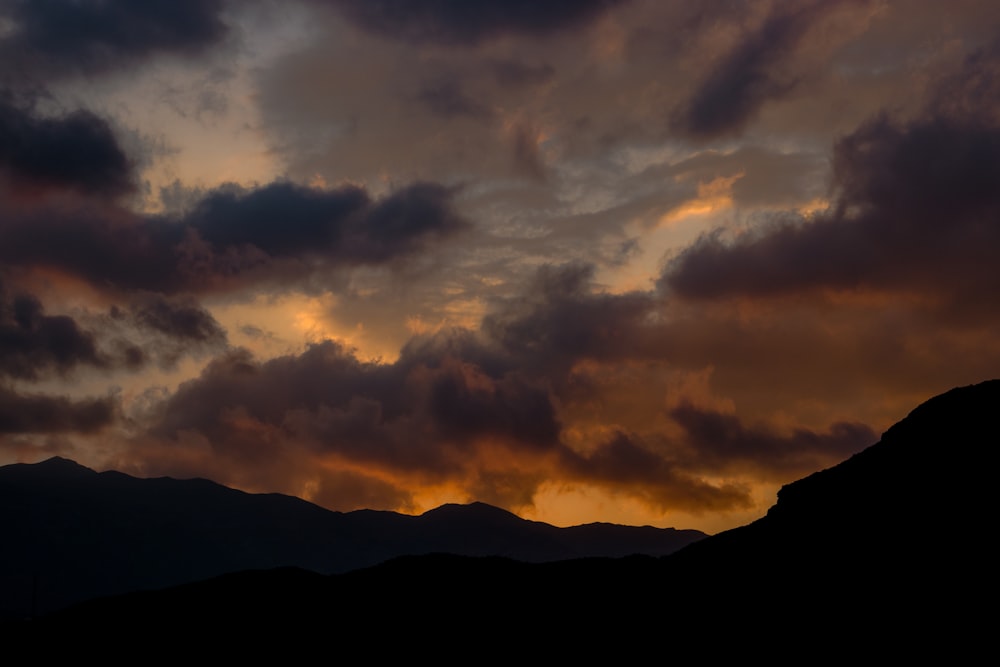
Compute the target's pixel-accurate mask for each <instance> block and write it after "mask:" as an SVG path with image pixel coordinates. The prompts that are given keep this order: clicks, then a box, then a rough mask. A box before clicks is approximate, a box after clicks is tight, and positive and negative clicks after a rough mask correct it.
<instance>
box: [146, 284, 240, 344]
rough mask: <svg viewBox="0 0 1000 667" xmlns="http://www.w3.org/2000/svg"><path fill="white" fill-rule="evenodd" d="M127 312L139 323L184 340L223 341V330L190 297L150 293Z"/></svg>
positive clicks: (190, 341)
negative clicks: (167, 296) (169, 297)
mask: <svg viewBox="0 0 1000 667" xmlns="http://www.w3.org/2000/svg"><path fill="white" fill-rule="evenodd" d="M129 310H130V315H131V316H132V317H133V318H135V320H136V322H137V323H138V324H140V325H141V326H145V327H149V328H151V329H153V330H155V331H158V332H160V333H163V334H166V335H167V336H170V337H171V338H177V339H180V340H182V341H184V342H186V343H191V344H198V343H210V344H222V343H225V342H226V331H225V329H223V328H222V326H221V325H220V324H219V323H218V322H217V321H216V320H215V318H214V317H212V314H211V313H209V312H208V311H207V310H205V309H204V308H203V307H202V306H201V305H200V304H198V303H197V302H196V301H194V300H193V299H191V298H175V299H168V298H166V297H164V296H162V295H159V294H150V295H147V296H146V297H144V298H142V299H140V300H138V301H137V302H136V303H135V304H133V305H132V306H131V307H130V309H129Z"/></svg>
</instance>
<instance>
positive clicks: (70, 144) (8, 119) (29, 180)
mask: <svg viewBox="0 0 1000 667" xmlns="http://www.w3.org/2000/svg"><path fill="white" fill-rule="evenodd" d="M0 175H3V176H6V178H7V179H9V180H10V181H12V182H13V183H14V184H15V185H16V186H17V187H18V188H20V189H23V188H29V189H30V188H43V189H44V188H69V189H72V190H78V191H80V192H84V193H93V194H98V195H120V194H125V193H128V192H131V191H132V190H134V188H135V184H134V180H133V174H132V164H131V161H130V160H129V159H128V157H127V156H126V155H125V152H124V151H123V150H122V148H121V146H120V145H119V144H118V141H117V140H116V138H115V135H114V133H113V132H112V130H111V128H110V126H109V125H108V123H107V121H105V120H104V119H102V118H100V117H98V116H96V115H94V114H92V113H90V112H89V111H83V110H78V111H74V112H73V113H70V114H68V115H65V116H56V117H43V116H41V115H39V114H38V113H37V112H36V111H35V110H34V109H32V108H31V107H30V106H25V105H20V104H17V103H16V102H15V100H14V97H13V95H12V94H11V93H9V92H4V91H0Z"/></svg>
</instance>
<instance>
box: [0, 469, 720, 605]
mask: <svg viewBox="0 0 1000 667" xmlns="http://www.w3.org/2000/svg"><path fill="white" fill-rule="evenodd" d="M703 537H705V534H704V533H701V532H699V531H695V530H674V529H660V528H652V527H649V526H645V527H635V526H617V525H610V524H591V525H587V526H575V527H572V528H557V527H555V526H551V525H549V524H545V523H540V522H534V521H525V520H523V519H520V518H518V517H517V516H515V515H513V514H511V513H510V512H506V511H504V510H501V509H498V508H496V507H491V506H489V505H485V504H482V503H473V504H471V505H445V506H442V507H439V508H437V509H435V510H431V511H429V512H427V513H425V514H423V515H421V516H407V515H402V514H396V513H394V512H376V511H370V510H364V511H358V512H349V513H340V512H330V511H328V510H325V509H322V508H320V507H318V506H316V505H313V504H311V503H308V502H305V501H303V500H300V499H298V498H292V497H290V496H283V495H279V494H248V493H243V492H241V491H236V490H234V489H229V488H226V487H224V486H220V485H218V484H215V483H213V482H210V481H208V480H203V479H195V480H175V479H170V478H158V479H139V478H135V477H131V476H129V475H125V474H122V473H119V472H113V471H111V472H103V473H97V472H94V471H93V470H90V469H89V468H85V467H83V466H80V465H78V464H76V463H74V462H72V461H69V460H66V459H61V458H54V459H49V460H48V461H45V462H42V463H38V464H34V465H26V464H17V465H10V466H4V467H0V543H2V545H3V548H2V549H0V618H23V617H25V616H32V615H37V614H38V613H43V612H46V611H52V610H55V609H58V608H61V607H64V606H66V605H68V604H71V603H75V602H80V601H82V600H85V599H88V598H93V597H98V596H105V595H112V594H119V593H126V592H131V591H138V590H148V589H156V588H163V587H166V586H176V585H178V584H182V583H189V582H193V581H199V580H203V579H207V578H209V577H214V576H218V575H221V574H225V573H231V572H239V571H243V570H253V569H271V568H277V567H298V568H302V569H306V570H310V571H313V572H317V573H321V574H332V573H336V572H346V571H349V570H353V569H357V568H361V567H367V566H371V565H374V564H377V563H380V562H383V561H385V560H388V559H390V558H394V557H396V556H400V555H405V554H425V553H435V552H447V553H454V554H463V555H469V556H492V555H498V556H506V557H509V558H514V559H518V560H523V561H528V562H544V561H552V560H564V559H568V558H579V557H583V556H624V555H629V554H633V553H642V554H649V555H663V554H669V553H673V552H674V551H676V550H678V549H680V548H681V547H683V546H685V545H687V544H689V543H691V542H693V541H695V540H698V539H701V538H703Z"/></svg>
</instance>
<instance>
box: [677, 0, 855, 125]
mask: <svg viewBox="0 0 1000 667" xmlns="http://www.w3.org/2000/svg"><path fill="white" fill-rule="evenodd" d="M869 4H870V3H868V2H850V3H832V2H823V1H816V0H809V1H806V2H780V3H775V5H774V7H773V8H772V10H771V11H770V12H769V13H768V14H767V16H766V17H765V18H764V20H763V21H762V22H761V23H760V24H759V25H758V26H756V27H754V28H753V29H751V30H749V31H747V32H746V34H744V35H742V36H741V38H740V39H739V41H738V43H737V44H736V46H735V47H733V48H732V49H731V50H729V51H728V53H726V54H725V55H722V56H721V57H720V58H719V59H718V60H717V62H715V64H714V65H713V66H712V68H711V69H710V70H709V72H708V74H707V75H706V76H705V78H704V80H702V81H701V82H700V84H699V85H698V86H697V88H696V89H695V91H694V93H693V94H692V96H691V99H690V100H688V101H687V102H686V104H685V105H684V106H682V107H681V108H680V109H678V110H677V111H676V112H675V115H674V118H673V120H672V126H673V128H674V129H675V130H678V131H680V132H682V133H686V134H688V135H691V136H693V137H695V138H699V139H705V138H714V137H718V136H722V135H729V134H734V133H737V132H739V131H740V130H742V129H743V127H744V126H745V125H746V124H747V123H748V122H749V121H750V120H751V119H752V118H753V117H754V116H755V115H756V114H757V112H758V111H759V110H760V109H761V107H762V106H763V105H764V104H765V103H767V102H769V101H773V100H777V99H781V98H783V97H785V96H787V95H788V94H790V93H791V92H792V91H793V90H794V89H795V88H796V87H797V86H798V85H799V83H800V79H801V77H802V73H801V72H800V71H799V68H797V67H796V66H795V65H794V63H795V61H796V60H799V59H801V55H800V54H799V53H798V52H799V51H800V50H801V48H802V45H803V43H804V41H805V40H806V38H807V37H808V36H810V35H811V34H812V32H813V31H814V29H815V28H816V27H817V26H818V25H820V24H821V23H822V22H823V21H824V19H826V18H827V17H828V16H829V15H830V14H832V13H834V12H835V11H837V10H841V9H845V10H846V11H857V10H863V9H865V7H866V6H867V5H869Z"/></svg>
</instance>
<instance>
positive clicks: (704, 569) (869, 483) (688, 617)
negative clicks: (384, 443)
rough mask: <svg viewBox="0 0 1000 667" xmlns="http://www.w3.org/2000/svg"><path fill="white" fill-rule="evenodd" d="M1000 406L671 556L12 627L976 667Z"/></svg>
mask: <svg viewBox="0 0 1000 667" xmlns="http://www.w3.org/2000/svg"><path fill="white" fill-rule="evenodd" d="M998 414H1000V381H991V382H986V383H983V384H980V385H975V386H971V387H964V388H960V389H955V390H953V391H951V392H948V393H947V394H944V395H942V396H939V397H937V398H934V399H932V400H930V401H928V402H927V403H925V404H923V405H921V406H920V407H919V408H917V409H916V410H914V411H913V412H912V413H911V414H910V415H909V416H908V417H907V418H906V419H904V420H903V421H902V422H900V423H899V424H897V425H895V426H893V427H892V428H891V429H889V430H888V431H887V432H886V433H885V434H884V435H883V437H882V439H881V440H880V442H879V443H877V444H875V445H873V446H872V447H870V448H869V449H867V450H865V451H864V452H861V453H859V454H857V455H855V456H854V457H852V458H851V459H849V460H847V461H845V462H843V463H841V464H840V465H837V466H835V467H833V468H830V469H828V470H825V471H822V472H819V473H816V474H814V475H811V476H809V477H807V478H805V479H802V480H799V481H797V482H795V483H793V484H790V485H788V486H786V487H785V488H784V489H782V491H781V493H780V494H779V498H778V502H777V503H776V504H775V506H774V507H772V508H771V510H770V511H769V512H768V514H767V516H765V517H763V518H761V519H760V520H758V521H756V522H754V523H752V524H749V525H747V526H744V527H742V528H737V529H735V530H731V531H727V532H725V533H721V534H719V535H716V536H713V537H708V538H705V539H704V540H701V541H698V542H696V543H693V544H691V545H689V546H688V547H686V548H684V549H682V550H680V551H679V552H677V553H675V554H672V555H669V556H665V557H659V558H654V557H641V556H633V557H627V558H619V559H610V558H592V559H576V560H568V561H561V562H550V563H534V564H532V563H524V562H519V561H515V560H511V559H506V558H497V557H489V558H472V557H460V556H448V555H425V556H412V557H404V558H397V559H393V560H390V561H388V562H385V563H381V564H379V565H377V566H374V567H371V568H364V569H361V570H356V571H352V572H349V573H345V574H340V575H333V576H320V575H317V574H313V573H309V572H305V571H303V570H298V569H279V570H269V571H264V572H245V573H239V574H235V575H228V576H225V577H220V578H216V579H212V580H209V581H205V582H200V583H197V584H192V585H188V586H182V587H177V588H173V589H170V590H166V591H160V592H155V593H145V594H136V595H131V596H125V597H119V598H110V599H105V600H98V601H93V602H91V603H88V604H84V605H81V606H79V607H76V608H73V609H69V610H65V611H63V612H60V613H55V614H51V615H49V616H46V617H44V618H40V619H37V620H35V621H33V622H25V623H19V624H13V625H10V624H9V625H8V626H6V627H5V628H3V629H4V630H5V631H6V632H7V635H8V641H10V642H13V644H14V645H16V644H17V643H18V642H29V643H30V645H31V646H33V647H36V648H37V647H42V648H41V650H40V654H44V655H55V654H58V653H61V652H62V646H65V644H63V645H62V646H60V645H48V644H46V643H45V642H44V641H43V639H44V638H45V637H60V638H63V640H66V639H67V638H70V637H72V638H79V637H89V636H91V635H90V634H89V633H93V632H95V631H98V630H102V629H106V628H114V629H115V632H117V633H119V634H120V635H121V636H127V637H128V638H129V639H130V641H132V642H137V643H138V645H142V646H147V645H157V646H159V647H162V649H163V650H166V651H168V652H170V651H176V652H177V653H178V654H186V653H187V652H189V651H192V650H195V649H197V650H201V651H211V652H214V653H217V654H219V655H225V656H227V657H230V658H231V657H233V656H234V655H238V656H243V655H256V656H259V655H261V653H260V652H261V651H268V652H271V653H272V654H275V655H279V654H280V655H281V656H283V660H285V661H288V660H291V659H294V658H295V656H298V655H309V654H311V652H313V651H317V650H325V651H333V652H336V653H337V654H338V655H341V654H346V655H353V656H359V655H360V656H363V657H364V658H365V659H371V660H375V661H379V660H386V659H408V660H411V661H412V660H415V659H417V658H425V659H433V660H434V661H435V662H438V663H459V662H461V663H462V664H469V663H476V664H478V663H487V664H492V663H494V662H498V661H510V660H517V661H519V662H534V661H538V660H545V659H549V660H551V659H557V660H560V661H566V660H569V659H573V660H577V659H585V660H586V661H594V660H597V659H608V660H614V661H615V662H618V663H621V662H637V661H638V660H640V659H641V660H643V661H644V662H645V661H650V660H656V661H662V662H669V661H673V660H678V659H683V660H685V661H691V660H699V661H702V660H719V659H721V658H723V657H725V658H741V659H749V658H755V659H756V658H761V659H766V661H767V662H769V663H775V662H777V663H779V664H828V663H831V662H839V661H841V660H850V661H851V662H856V661H859V662H865V663H866V662H873V661H881V660H885V661H890V662H891V663H893V664H895V663H899V662H901V661H910V660H916V659H918V658H919V659H920V660H921V661H927V660H936V661H937V660H947V661H948V664H954V663H958V664H966V663H970V662H972V661H973V660H977V661H979V660H981V658H982V657H983V654H984V652H989V651H992V650H993V648H994V640H993V635H994V626H995V622H994V621H995V617H996V615H995V613H994V612H993V611H992V606H991V605H992V604H993V601H994V600H995V597H994V596H995V594H996V592H997V590H996V589H997V585H996V582H997V576H996V565H995V556H996V547H995V546H993V539H992V534H991V533H992V532H993V523H994V521H995V516H996V511H997V504H998V503H997V501H996V496H995V493H994V492H993V484H992V477H993V475H994V472H993V470H994V467H993V465H992V456H991V455H992V450H993V449H994V448H995V447H996V445H997V443H998V442H1000V431H998V428H1000V426H998V421H997V415H998ZM77 646H78V645H77V644H73V647H74V651H75V649H76V647H77ZM112 649H114V650H112ZM101 650H102V652H104V653H107V652H109V651H110V653H114V652H115V651H116V650H118V651H119V652H120V651H121V649H120V647H117V646H115V647H109V645H107V644H102V646H101Z"/></svg>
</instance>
